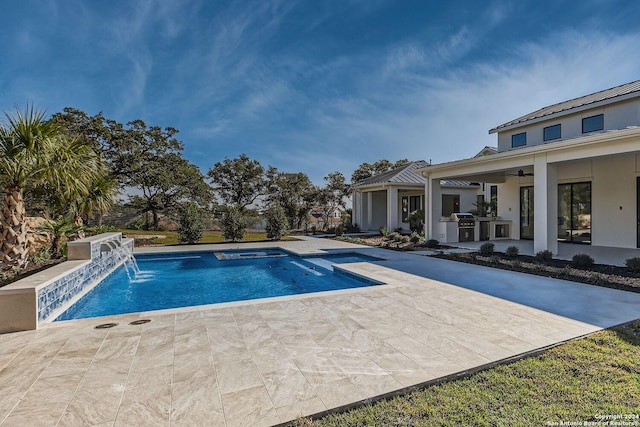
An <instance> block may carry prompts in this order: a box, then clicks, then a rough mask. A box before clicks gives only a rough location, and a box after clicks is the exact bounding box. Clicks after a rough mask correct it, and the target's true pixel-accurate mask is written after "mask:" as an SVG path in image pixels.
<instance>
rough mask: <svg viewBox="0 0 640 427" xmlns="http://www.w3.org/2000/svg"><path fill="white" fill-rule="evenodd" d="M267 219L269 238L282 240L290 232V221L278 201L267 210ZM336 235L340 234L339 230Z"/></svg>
mask: <svg viewBox="0 0 640 427" xmlns="http://www.w3.org/2000/svg"><path fill="white" fill-rule="evenodd" d="M265 219H266V221H267V223H266V226H265V231H266V232H267V239H270V240H280V239H282V237H283V236H286V235H287V234H288V233H289V221H287V216H286V215H285V213H284V209H282V207H281V206H280V205H279V204H278V203H276V204H275V205H273V206H272V207H271V208H269V210H267V212H265ZM336 235H338V233H337V232H336ZM340 235H342V233H340Z"/></svg>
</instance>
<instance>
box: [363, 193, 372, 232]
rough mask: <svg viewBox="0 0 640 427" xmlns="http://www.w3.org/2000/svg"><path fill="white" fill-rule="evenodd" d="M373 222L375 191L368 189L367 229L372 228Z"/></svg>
mask: <svg viewBox="0 0 640 427" xmlns="http://www.w3.org/2000/svg"><path fill="white" fill-rule="evenodd" d="M372 222H373V193H372V192H371V191H367V228H364V227H363V229H365V230H370V229H371V223H372Z"/></svg>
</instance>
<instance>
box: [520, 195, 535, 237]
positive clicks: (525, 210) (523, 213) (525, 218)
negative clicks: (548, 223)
mask: <svg viewBox="0 0 640 427" xmlns="http://www.w3.org/2000/svg"><path fill="white" fill-rule="evenodd" d="M520 238H521V239H533V187H520Z"/></svg>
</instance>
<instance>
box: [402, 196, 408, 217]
mask: <svg viewBox="0 0 640 427" xmlns="http://www.w3.org/2000/svg"><path fill="white" fill-rule="evenodd" d="M408 216H409V198H408V197H407V196H402V222H407V217H408Z"/></svg>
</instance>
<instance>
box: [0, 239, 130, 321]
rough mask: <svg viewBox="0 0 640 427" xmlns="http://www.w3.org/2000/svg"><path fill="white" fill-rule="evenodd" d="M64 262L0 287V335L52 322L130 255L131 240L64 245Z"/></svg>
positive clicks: (82, 241) (78, 241)
mask: <svg viewBox="0 0 640 427" xmlns="http://www.w3.org/2000/svg"><path fill="white" fill-rule="evenodd" d="M67 247H68V261H66V262H64V263H62V264H58V265H56V266H54V267H51V268H48V269H46V270H44V271H42V272H40V273H37V274H34V275H33V276H29V277H27V278H25V279H22V280H20V281H18V282H15V283H12V284H10V285H8V286H5V287H3V288H0V333H2V332H12V331H23V330H29V329H37V327H38V323H41V322H46V321H50V320H53V319H55V317H57V316H58V315H59V314H60V313H62V312H63V311H64V310H66V309H67V308H69V307H70V306H71V305H72V304H73V303H74V302H76V301H77V300H78V299H80V298H81V297H82V296H83V295H84V294H86V293H87V292H88V291H89V290H91V289H92V288H93V287H94V286H95V285H97V284H98V283H99V282H100V281H101V280H102V279H104V278H105V277H106V276H108V275H109V274H110V273H112V272H113V271H114V270H115V269H116V268H118V267H119V266H120V265H121V264H122V263H123V262H124V261H125V260H126V259H127V257H129V256H131V254H132V253H133V239H123V238H122V234H121V233H104V234H100V235H97V236H92V237H88V238H86V239H80V240H76V241H73V242H69V244H68V246H67Z"/></svg>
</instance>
